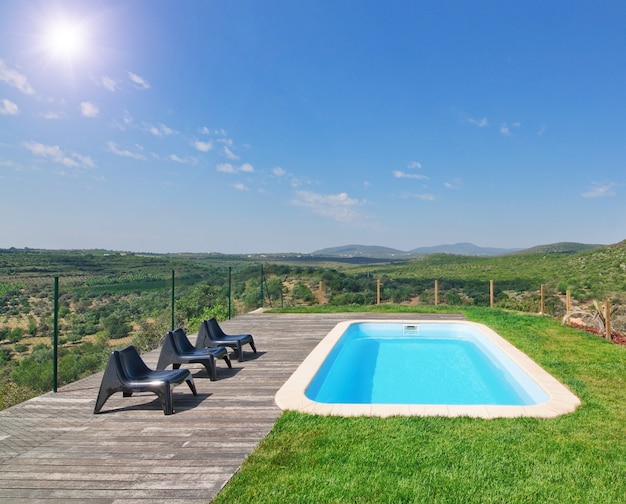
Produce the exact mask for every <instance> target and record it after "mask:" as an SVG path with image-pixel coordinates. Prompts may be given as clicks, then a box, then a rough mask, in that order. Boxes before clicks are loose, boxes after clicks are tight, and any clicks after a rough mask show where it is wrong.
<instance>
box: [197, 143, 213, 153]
mask: <svg viewBox="0 0 626 504" xmlns="http://www.w3.org/2000/svg"><path fill="white" fill-rule="evenodd" d="M193 146H194V147H195V148H196V149H198V150H199V151H200V152H209V151H210V150H211V149H212V148H213V142H201V141H197V142H194V143H193Z"/></svg>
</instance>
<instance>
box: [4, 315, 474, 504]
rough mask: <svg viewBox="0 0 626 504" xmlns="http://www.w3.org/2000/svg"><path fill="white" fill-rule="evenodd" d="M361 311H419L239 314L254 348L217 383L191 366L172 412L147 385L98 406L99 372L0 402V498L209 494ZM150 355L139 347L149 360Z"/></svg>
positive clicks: (146, 498) (186, 498)
mask: <svg viewBox="0 0 626 504" xmlns="http://www.w3.org/2000/svg"><path fill="white" fill-rule="evenodd" d="M360 318H367V319H410V320H416V319H418V318H426V316H424V315H421V316H420V315H416V314H413V315H410V316H409V314H372V313H368V314H356V313H349V314H311V315H300V314H267V313H249V314H245V315H242V316H239V317H236V318H235V319H233V320H230V321H227V322H224V323H223V324H222V325H223V327H224V329H225V331H226V332H228V333H239V332H250V333H252V334H253V335H254V339H255V342H256V344H257V349H258V350H259V353H258V354H257V355H253V354H252V353H251V351H246V352H245V358H246V360H245V361H244V362H237V361H236V360H234V361H233V369H232V370H229V369H228V368H226V366H225V365H224V363H223V361H219V362H218V364H217V365H218V368H219V369H218V380H217V381H215V382H211V381H209V379H208V377H207V375H206V372H205V370H204V368H203V367H202V366H200V365H194V366H190V369H192V372H193V374H194V379H195V382H196V387H197V389H198V396H197V397H194V396H193V395H192V394H191V392H190V391H189V389H188V388H187V387H186V386H185V385H181V386H179V387H177V388H176V389H175V390H174V407H175V409H176V414H174V415H170V416H165V415H163V412H162V410H161V405H160V402H159V400H158V399H157V398H156V396H155V395H154V394H148V393H146V394H136V395H133V397H131V398H124V397H122V394H120V393H118V394H114V395H113V396H112V397H111V398H110V399H109V400H108V401H107V402H106V404H105V405H104V408H103V409H102V414H99V415H94V414H93V408H94V404H95V399H96V395H97V393H98V388H99V386H100V380H101V378H102V373H98V374H96V375H93V376H90V377H88V378H86V379H84V380H81V381H78V382H76V383H73V384H70V385H68V386H66V387H63V388H62V389H60V390H59V391H58V392H57V393H56V394H54V393H48V394H44V395H42V396H40V397H36V398H34V399H31V400H29V401H26V402H24V403H22V404H19V405H17V406H14V407H12V408H9V409H7V410H4V411H0V502H12V503H19V502H29V503H37V502H42V503H43V502H47V503H49V502H55V501H56V502H59V503H60V502H63V503H67V502H87V501H88V502H90V503H96V504H97V503H103V504H104V503H121V502H124V503H135V502H144V503H147V502H150V503H160V502H163V503H165V502H167V503H177V502H180V503H183V502H184V503H186V504H193V503H200V502H202V503H206V502H209V501H210V500H211V499H212V498H213V497H214V496H215V495H216V494H217V493H218V492H219V491H220V489H221V488H222V487H223V486H224V485H225V484H226V482H227V481H228V480H229V479H230V478H231V476H232V475H233V474H234V473H235V472H236V471H237V470H238V468H239V467H240V466H241V464H242V462H243V460H244V459H245V457H246V456H247V455H248V454H250V453H251V452H252V450H253V449H254V447H255V446H256V445H257V443H259V441H261V439H263V437H265V436H266V435H267V434H268V432H269V431H270V430H271V429H272V426H273V424H274V422H275V421H276V419H277V418H278V417H279V416H280V414H281V410H280V409H279V408H278V407H277V406H276V404H275V403H274V395H275V394H276V392H277V390H278V389H279V388H280V387H281V386H282V384H283V383H284V382H285V381H286V380H287V378H289V376H290V375H291V374H292V373H293V371H294V370H295V369H296V367H297V366H298V365H299V364H300V362H302V360H303V359H304V358H305V357H306V356H307V355H308V353H309V352H310V351H311V350H312V349H313V347H314V346H315V345H316V344H317V343H318V341H320V340H321V339H322V338H323V337H324V336H325V335H326V334H327V333H328V332H329V331H330V330H331V329H332V328H333V327H334V326H335V325H336V324H337V323H338V322H340V321H343V320H351V319H360ZM428 318H435V317H434V316H428ZM446 318H462V317H460V316H459V317H454V316H452V317H450V316H446ZM246 348H247V349H248V350H249V346H246ZM158 353H159V352H158V350H155V351H152V352H150V353H148V354H145V355H144V356H143V357H144V359H145V360H146V362H147V363H148V365H150V366H151V367H153V368H154V367H155V366H156V361H157V358H158Z"/></svg>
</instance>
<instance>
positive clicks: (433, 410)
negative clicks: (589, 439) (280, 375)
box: [275, 319, 581, 419]
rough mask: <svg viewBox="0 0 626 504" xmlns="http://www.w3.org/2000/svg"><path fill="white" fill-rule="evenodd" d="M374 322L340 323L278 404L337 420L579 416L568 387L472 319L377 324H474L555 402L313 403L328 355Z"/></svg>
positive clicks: (290, 381)
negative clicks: (360, 326) (314, 385)
mask: <svg viewBox="0 0 626 504" xmlns="http://www.w3.org/2000/svg"><path fill="white" fill-rule="evenodd" d="M361 322H372V320H367V319H357V320H346V321H343V322H339V323H338V324H337V325H336V326H335V327H334V328H333V329H332V330H331V331H330V332H329V333H328V334H327V335H326V336H325V337H324V338H323V339H322V340H321V341H320V342H319V343H318V344H317V346H316V347H315V348H314V349H313V350H312V351H311V353H310V354H309V355H308V356H307V357H306V358H305V359H304V361H303V362H302V363H301V364H300V365H299V366H298V368H297V369H296V370H295V371H294V372H293V374H292V375H291V376H290V377H289V379H288V380H287V381H286V382H285V383H284V384H283V386H282V387H281V388H280V389H279V390H278V392H277V393H276V396H275V402H276V404H277V405H278V407H280V408H281V409H282V410H292V411H299V412H301V413H309V414H314V415H333V416H346V417H347V416H377V417H390V416H446V417H458V416H468V417H475V418H485V419H491V418H516V417H532V418H555V417H558V416H561V415H565V414H567V413H572V412H574V411H575V410H576V409H577V408H578V407H579V406H580V404H581V402H580V399H579V398H578V397H576V396H575V395H574V394H573V393H572V392H571V391H570V390H569V389H568V388H567V387H566V386H565V385H564V384H562V383H561V382H560V381H558V380H557V379H556V378H554V377H553V376H552V375H551V374H549V373H548V372H547V371H546V370H545V369H543V368H542V367H541V366H539V364H537V363H536V362H535V361H533V360H532V359H531V358H530V357H529V356H527V355H526V354H525V353H523V352H522V351H521V350H519V349H518V348H517V347H515V346H514V345H513V344H511V343H510V342H509V341H507V340H505V339H504V338H503V337H502V336H500V335H499V334H498V333H496V332H495V331H494V330H492V329H491V328H489V327H488V326H486V325H484V324H480V323H478V322H471V321H462V322H460V321H459V320H458V319H453V320H442V319H437V320H426V319H423V320H422V319H420V320H418V321H416V320H378V319H377V320H376V322H382V323H384V322H390V323H408V324H414V323H418V324H448V323H457V324H458V323H461V324H465V325H469V326H473V327H475V328H476V329H478V330H479V331H480V332H481V333H482V334H483V335H484V336H485V337H487V338H488V339H489V340H491V341H492V342H493V343H494V344H495V345H497V346H498V347H499V348H500V349H501V350H502V351H503V352H505V353H506V354H507V355H508V356H509V357H510V358H511V359H512V360H513V361H514V362H515V363H516V364H517V365H518V366H519V367H520V368H522V369H523V370H524V371H525V372H526V373H528V374H529V375H530V376H532V378H533V380H534V381H535V382H536V383H537V384H538V385H539V386H540V387H541V388H542V389H543V390H544V391H545V392H546V394H547V395H548V396H549V400H548V401H546V402H543V403H541V404H536V405H530V406H499V405H442V404H326V403H319V402H315V401H312V400H310V399H309V398H307V397H306V396H305V394H304V391H305V389H306V387H307V386H308V385H309V383H310V382H311V379H312V378H313V376H314V375H315V373H316V372H317V370H318V369H319V367H320V366H321V364H322V362H323V361H324V359H325V357H326V355H328V353H329V352H330V350H331V349H332V348H333V346H334V345H335V343H336V342H337V341H338V340H339V338H340V337H341V336H342V335H343V333H344V331H345V330H346V329H347V328H348V327H349V326H350V325H352V324H356V323H361Z"/></svg>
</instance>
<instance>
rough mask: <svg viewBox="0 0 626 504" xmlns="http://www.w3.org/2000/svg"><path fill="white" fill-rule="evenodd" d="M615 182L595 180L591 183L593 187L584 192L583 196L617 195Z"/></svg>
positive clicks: (601, 196)
mask: <svg viewBox="0 0 626 504" xmlns="http://www.w3.org/2000/svg"><path fill="white" fill-rule="evenodd" d="M614 187H615V184H614V183H613V182H607V183H604V184H601V183H599V182H594V183H593V184H591V187H590V188H589V190H588V191H586V192H584V193H582V197H583V198H604V197H607V196H615V191H614V190H613V188H614Z"/></svg>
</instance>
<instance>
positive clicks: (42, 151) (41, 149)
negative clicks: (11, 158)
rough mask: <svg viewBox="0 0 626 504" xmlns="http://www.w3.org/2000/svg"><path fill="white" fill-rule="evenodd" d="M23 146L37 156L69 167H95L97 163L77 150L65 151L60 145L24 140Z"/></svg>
mask: <svg viewBox="0 0 626 504" xmlns="http://www.w3.org/2000/svg"><path fill="white" fill-rule="evenodd" d="M22 146H23V147H24V148H25V149H27V150H29V151H30V152H32V153H33V154H35V155H36V156H40V157H44V158H48V159H50V160H52V161H53V162H55V163H59V164H62V165H63V166H67V167H69V168H78V167H80V166H82V167H84V168H94V167H95V166H96V163H95V162H94V161H93V159H91V158H90V157H89V156H83V155H81V154H78V153H76V152H69V153H67V154H66V153H65V152H63V151H62V150H61V148H60V147H59V146H58V145H45V144H42V143H39V142H33V141H31V142H24V143H23V144H22Z"/></svg>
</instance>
